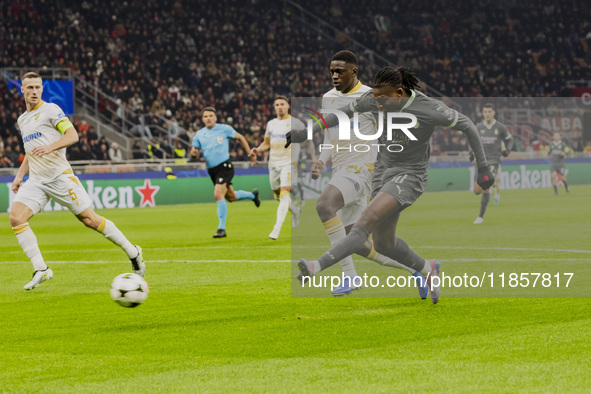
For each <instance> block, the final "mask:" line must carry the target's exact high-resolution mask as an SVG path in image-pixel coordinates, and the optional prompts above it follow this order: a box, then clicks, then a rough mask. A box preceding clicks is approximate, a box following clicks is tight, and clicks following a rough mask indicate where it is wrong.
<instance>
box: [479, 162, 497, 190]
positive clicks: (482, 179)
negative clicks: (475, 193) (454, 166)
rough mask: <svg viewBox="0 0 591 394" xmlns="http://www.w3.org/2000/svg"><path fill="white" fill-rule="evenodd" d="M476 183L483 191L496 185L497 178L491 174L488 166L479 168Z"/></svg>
mask: <svg viewBox="0 0 591 394" xmlns="http://www.w3.org/2000/svg"><path fill="white" fill-rule="evenodd" d="M476 183H477V184H478V186H480V187H481V188H482V190H487V189H489V188H490V187H491V186H492V185H493V184H494V183H495V177H494V176H493V174H492V173H491V172H490V169H489V168H488V166H482V167H478V179H477V180H476Z"/></svg>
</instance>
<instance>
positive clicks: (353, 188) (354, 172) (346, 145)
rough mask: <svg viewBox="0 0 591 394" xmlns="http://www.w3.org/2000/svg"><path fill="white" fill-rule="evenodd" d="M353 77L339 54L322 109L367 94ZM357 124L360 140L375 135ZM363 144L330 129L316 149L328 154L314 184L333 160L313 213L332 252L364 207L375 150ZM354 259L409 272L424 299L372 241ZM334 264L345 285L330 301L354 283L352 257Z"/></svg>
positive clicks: (352, 66) (349, 62)
mask: <svg viewBox="0 0 591 394" xmlns="http://www.w3.org/2000/svg"><path fill="white" fill-rule="evenodd" d="M357 73H358V60H357V56H356V55H355V54H354V53H353V52H351V51H340V52H337V53H336V54H335V55H334V56H333V57H332V59H331V62H330V74H331V78H332V82H333V85H334V88H333V89H331V90H330V91H328V92H327V93H326V94H325V95H324V96H323V99H322V108H323V109H338V108H340V107H343V106H345V105H347V104H349V103H351V102H353V100H354V99H356V98H359V97H361V96H362V95H363V94H365V93H367V92H370V91H371V88H370V87H369V86H366V85H363V84H362V83H361V81H359V80H358V79H357ZM359 123H360V124H359V131H360V132H361V133H362V134H364V135H375V133H376V119H375V118H374V115H373V114H372V113H371V112H365V113H363V114H360V116H359ZM365 142H366V141H363V140H361V139H360V138H359V137H357V136H356V135H355V134H354V133H352V132H351V135H350V139H349V140H340V139H339V128H338V127H333V128H331V129H330V130H328V131H326V132H325V133H324V142H323V144H322V145H321V148H322V147H329V146H330V147H333V148H329V149H323V150H322V149H321V152H320V157H319V159H318V161H317V162H316V163H315V165H314V166H313V168H312V178H313V179H318V177H319V176H320V172H321V171H322V170H323V169H324V168H325V165H326V163H328V161H329V160H332V178H331V180H330V182H329V183H328V185H327V187H326V188H325V189H324V191H323V192H322V194H321V195H320V197H319V199H318V201H317V203H316V211H317V212H318V217H319V218H320V220H321V221H322V224H323V226H324V230H325V231H326V234H327V235H328V238H329V240H330V244H331V245H333V246H334V245H335V244H336V243H337V242H339V241H340V240H342V239H343V238H345V236H346V235H347V234H348V233H349V231H350V230H351V227H353V224H355V222H356V221H357V220H358V219H359V218H360V217H361V213H362V212H363V210H364V209H365V208H366V207H367V196H369V195H370V194H371V181H372V176H373V171H374V164H375V161H376V155H377V150H376V149H371V150H367V151H366V150H365V149H364V147H365V145H366V144H365ZM337 146H338V149H337V148H336V147H337ZM357 253H358V254H360V255H361V256H363V257H366V258H367V259H369V260H372V261H375V262H377V263H379V264H382V265H385V266H390V267H395V268H401V269H406V270H408V271H409V272H410V273H411V274H412V275H413V276H415V277H417V278H420V281H419V283H420V284H421V286H419V294H420V296H421V298H423V299H425V298H427V287H426V285H425V281H424V280H423V279H424V278H423V277H422V275H421V274H420V273H419V272H417V271H416V270H414V269H412V268H410V267H406V266H404V265H402V264H399V263H397V262H396V261H393V260H392V259H390V258H388V257H386V256H383V255H381V254H379V253H377V252H376V250H375V249H374V247H373V244H372V242H371V241H369V240H368V241H367V242H366V244H365V245H364V247H363V248H362V249H361V250H359V251H357ZM339 263H340V264H341V267H342V269H343V274H344V278H345V280H344V281H343V283H341V284H340V285H339V286H338V287H337V288H336V289H334V290H333V292H332V294H333V295H334V296H340V295H344V294H349V293H351V292H352V291H353V290H356V287H355V286H354V282H355V281H353V280H351V279H352V278H355V277H357V276H359V275H358V274H357V271H356V269H355V264H354V263H353V257H352V256H347V257H345V258H344V259H343V260H341V261H339Z"/></svg>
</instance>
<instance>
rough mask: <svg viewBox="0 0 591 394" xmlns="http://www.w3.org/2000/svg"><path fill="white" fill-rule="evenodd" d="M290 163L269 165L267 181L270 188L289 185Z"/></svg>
mask: <svg viewBox="0 0 591 394" xmlns="http://www.w3.org/2000/svg"><path fill="white" fill-rule="evenodd" d="M291 173H292V165H291V164H287V165H283V166H273V165H269V182H270V183H271V189H272V190H277V189H279V188H281V187H291Z"/></svg>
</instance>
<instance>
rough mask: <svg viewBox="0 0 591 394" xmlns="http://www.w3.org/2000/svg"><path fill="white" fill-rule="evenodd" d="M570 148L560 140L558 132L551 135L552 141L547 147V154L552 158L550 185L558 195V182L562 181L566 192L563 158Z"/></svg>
mask: <svg viewBox="0 0 591 394" xmlns="http://www.w3.org/2000/svg"><path fill="white" fill-rule="evenodd" d="M570 151H571V150H570V148H569V147H568V146H566V144H565V143H564V142H562V138H561V136H560V133H554V135H552V142H551V143H550V147H549V149H548V156H550V159H551V160H552V163H551V164H550V170H551V171H552V186H554V194H555V195H558V184H559V183H560V182H562V183H563V184H564V188H565V189H566V192H567V193H568V192H569V190H568V183H566V169H565V168H564V158H565V156H566V155H567V154H568V153H569V152H570Z"/></svg>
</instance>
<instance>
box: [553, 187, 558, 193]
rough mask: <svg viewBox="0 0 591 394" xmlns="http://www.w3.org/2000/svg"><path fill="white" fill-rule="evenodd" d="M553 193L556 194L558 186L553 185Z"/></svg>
mask: <svg viewBox="0 0 591 394" xmlns="http://www.w3.org/2000/svg"><path fill="white" fill-rule="evenodd" d="M554 194H558V187H556V186H554Z"/></svg>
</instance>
